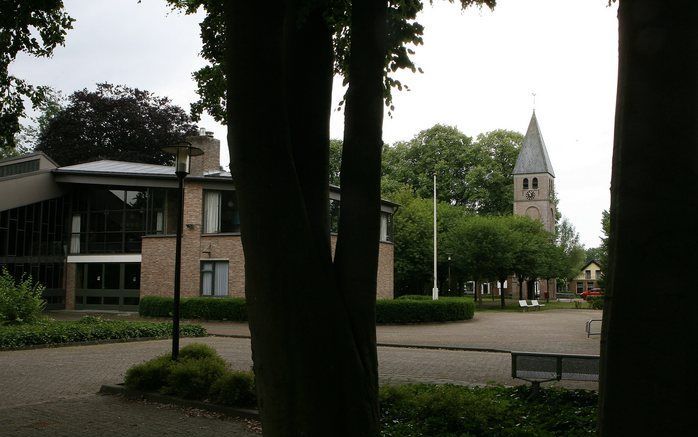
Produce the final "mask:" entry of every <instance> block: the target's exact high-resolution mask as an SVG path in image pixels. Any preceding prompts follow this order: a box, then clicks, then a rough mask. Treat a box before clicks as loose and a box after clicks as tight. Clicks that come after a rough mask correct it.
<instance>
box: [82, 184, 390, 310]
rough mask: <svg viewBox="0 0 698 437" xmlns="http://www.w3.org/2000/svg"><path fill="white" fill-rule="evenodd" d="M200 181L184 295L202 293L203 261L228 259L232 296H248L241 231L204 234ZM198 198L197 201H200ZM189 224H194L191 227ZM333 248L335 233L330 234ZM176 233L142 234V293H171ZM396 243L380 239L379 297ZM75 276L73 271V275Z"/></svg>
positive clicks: (195, 188)
mask: <svg viewBox="0 0 698 437" xmlns="http://www.w3.org/2000/svg"><path fill="white" fill-rule="evenodd" d="M201 193H202V190H201V184H198V183H193V184H188V185H187V186H186V189H185V194H184V196H185V201H186V202H187V205H198V206H192V207H190V208H189V209H188V210H185V218H184V223H185V227H184V231H183V235H182V276H181V278H182V288H181V293H182V296H183V297H193V296H199V295H200V294H201V273H200V270H201V261H204V260H207V259H211V260H227V261H228V287H229V293H230V295H231V296H236V297H244V296H245V258H244V255H243V251H242V241H241V239H240V236H239V235H229V234H228V235H225V234H223V235H202V234H201V220H202V215H201V206H200V205H201ZM197 199H198V201H197ZM186 225H192V226H190V227H189V228H188V227H187V226H186ZM331 242H332V251H333V253H334V247H335V243H336V236H334V235H333V236H332V237H331ZM174 253H175V237H174V236H147V237H144V238H143V245H142V255H143V258H142V259H143V261H142V263H141V296H171V295H172V289H173V285H174V279H173V278H174ZM393 256H394V246H393V245H392V244H390V243H380V248H379V259H378V289H377V296H378V298H379V299H392V298H393V271H394V270H393V264H394V260H393ZM73 276H74V275H73Z"/></svg>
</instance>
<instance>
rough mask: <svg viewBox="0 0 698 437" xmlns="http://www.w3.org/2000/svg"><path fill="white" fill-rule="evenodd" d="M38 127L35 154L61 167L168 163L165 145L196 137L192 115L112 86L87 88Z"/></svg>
mask: <svg viewBox="0 0 698 437" xmlns="http://www.w3.org/2000/svg"><path fill="white" fill-rule="evenodd" d="M51 110H52V116H51V117H50V118H49V119H48V120H43V123H40V125H39V132H38V138H37V143H36V150H39V151H42V152H45V153H46V154H48V155H49V156H51V157H52V158H53V159H54V160H56V162H58V163H59V164H61V165H71V164H76V163H79V162H85V161H90V160H97V159H113V160H120V161H132V162H144V163H150V164H169V163H170V162H171V161H172V156H171V155H170V154H167V153H163V152H162V151H161V150H160V148H161V147H162V146H165V145H168V144H173V143H175V142H177V141H181V140H183V139H184V138H185V137H187V136H189V135H193V134H195V133H196V125H194V124H193V123H192V122H191V120H190V118H189V116H188V115H187V113H186V112H185V111H184V110H183V109H182V108H180V107H178V106H176V105H173V104H172V103H171V102H170V100H169V99H168V98H167V97H158V96H155V95H153V94H152V93H150V92H149V91H145V90H140V89H137V88H129V87H125V86H120V85H112V84H107V83H102V84H97V88H96V90H94V91H90V90H87V89H83V90H80V91H76V92H74V93H73V94H71V95H70V96H69V97H68V101H67V104H66V105H65V106H60V107H58V108H55V107H52V109H51Z"/></svg>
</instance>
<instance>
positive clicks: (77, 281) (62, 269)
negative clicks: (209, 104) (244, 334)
mask: <svg viewBox="0 0 698 437" xmlns="http://www.w3.org/2000/svg"><path fill="white" fill-rule="evenodd" d="M189 140H190V142H192V144H193V145H194V146H196V147H199V148H201V149H202V150H204V155H202V156H199V157H193V158H192V164H191V173H190V175H189V176H188V177H187V178H186V179H185V185H184V189H185V194H184V232H183V237H182V238H183V240H182V276H181V281H182V296H184V297H189V296H210V297H212V298H215V297H223V296H237V297H243V296H244V293H245V276H244V255H243V251H242V243H241V240H240V222H239V217H238V212H237V200H236V196H235V189H234V186H233V185H232V182H231V177H230V174H229V173H227V172H224V171H222V170H221V168H220V142H219V141H218V140H216V139H214V138H213V137H212V136H210V134H209V135H207V134H206V133H205V132H202V133H201V135H199V136H197V137H193V138H190V139H189ZM339 205H340V190H339V188H338V187H334V186H331V187H330V205H329V206H328V207H329V208H330V212H331V215H332V218H333V220H332V223H333V226H336V223H337V217H338V214H339V209H340V208H339ZM395 208H396V205H395V204H393V203H391V202H388V201H383V202H382V204H381V238H380V240H381V241H380V243H379V245H380V256H379V269H378V297H379V298H392V296H393V253H394V251H393V242H392V214H393V213H394V211H395ZM177 215H178V208H177V179H176V176H175V174H174V167H169V166H161V165H152V164H142V163H132V162H121V161H109V160H102V161H94V162H87V163H83V164H77V165H71V166H65V167H60V166H58V165H57V164H56V163H55V162H53V161H52V160H51V158H49V157H48V156H46V155H44V154H42V153H33V154H30V155H25V156H22V157H20V158H12V159H7V160H3V161H0V265H1V266H4V267H5V268H7V269H8V270H9V271H10V272H11V273H13V274H14V275H15V276H16V277H20V276H22V275H23V274H29V275H31V276H32V277H33V278H34V279H36V280H38V281H39V282H40V283H42V284H44V285H45V286H46V292H45V297H46V299H47V302H48V304H49V307H51V308H66V309H101V310H126V311H128V310H135V309H137V306H138V302H139V300H140V298H141V297H143V296H148V295H160V296H171V295H172V289H173V282H174V251H175V249H174V248H175V233H176V225H177ZM332 230H333V231H334V230H335V229H332ZM331 240H332V244H333V247H334V241H335V235H334V233H333V234H332V235H331Z"/></svg>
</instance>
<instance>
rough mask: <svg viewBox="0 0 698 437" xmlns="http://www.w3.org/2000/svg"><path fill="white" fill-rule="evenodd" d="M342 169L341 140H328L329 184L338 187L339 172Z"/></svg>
mask: <svg viewBox="0 0 698 437" xmlns="http://www.w3.org/2000/svg"><path fill="white" fill-rule="evenodd" d="M341 168H342V140H330V171H329V179H330V184H332V185H337V186H339V171H340V169H341Z"/></svg>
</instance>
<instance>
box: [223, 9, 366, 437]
mask: <svg viewBox="0 0 698 437" xmlns="http://www.w3.org/2000/svg"><path fill="white" fill-rule="evenodd" d="M225 8H226V9H225V19H226V29H227V35H226V37H227V38H226V62H225V64H224V65H225V67H226V74H227V78H228V80H227V86H228V88H227V106H228V118H227V122H228V144H229V149H230V156H231V169H232V172H233V177H234V181H235V185H236V190H237V194H238V200H239V208H240V221H241V234H242V237H241V238H242V243H243V249H244V252H245V282H246V296H247V306H248V312H249V318H250V320H249V325H250V333H251V337H252V357H253V361H254V371H255V376H256V380H257V391H258V397H259V407H260V410H261V416H262V425H263V428H264V433H265V435H268V436H288V435H294V436H295V435H299V436H300V435H305V436H327V435H333V436H365V435H375V434H376V433H377V401H376V399H377V396H376V392H377V382H376V381H377V376H376V375H377V369H376V365H375V356H376V353H375V350H376V349H375V348H376V346H375V319H374V311H375V310H374V306H373V305H372V303H371V301H370V299H369V298H368V295H369V294H370V292H373V296H374V297H373V299H375V281H376V278H375V271H376V269H377V247H378V231H377V228H378V220H379V218H378V210H377V209H376V208H375V207H374V208H373V209H372V210H370V211H369V212H367V213H365V216H364V215H362V214H363V213H362V214H358V215H359V216H360V217H362V218H363V219H364V220H365V221H366V222H371V223H368V224H367V223H357V220H358V219H357V218H356V216H357V214H356V213H352V209H354V210H355V209H357V208H361V207H363V206H364V205H363V204H361V201H360V200H354V201H352V200H351V197H352V196H351V195H350V196H349V198H350V200H349V201H348V202H347V206H346V208H347V210H348V212H347V213H346V214H345V201H344V200H345V199H344V197H343V199H342V216H343V220H344V228H345V229H349V230H350V231H351V230H354V231H355V232H356V233H355V235H354V237H355V238H356V239H357V240H361V241H363V242H364V244H365V242H366V241H367V240H368V239H369V238H372V239H373V240H372V241H373V244H374V245H375V250H366V251H365V252H361V250H365V248H364V247H363V246H361V248H354V249H352V250H350V251H349V255H350V257H351V258H349V259H347V261H345V262H344V263H343V264H342V269H340V270H341V271H345V272H346V271H349V272H353V270H352V269H357V267H356V266H353V267H352V261H357V262H359V263H363V264H360V265H359V267H358V270H361V272H362V275H361V276H360V279H361V280H363V281H364V282H357V281H359V280H357V279H354V282H353V283H352V284H351V285H349V286H350V287H351V286H352V285H356V284H360V285H361V287H358V286H357V287H356V288H353V289H352V290H351V291H354V292H356V293H358V295H359V296H360V297H361V298H360V299H357V298H356V296H349V297H347V290H348V287H347V285H346V284H344V285H343V286H341V287H340V285H339V283H338V278H339V281H341V280H342V279H343V278H344V280H345V281H346V282H350V279H348V278H350V277H343V276H342V275H336V274H335V269H334V268H333V265H332V257H331V252H330V244H329V230H328V224H327V223H328V222H327V208H328V199H327V173H328V165H327V148H328V144H327V138H328V128H327V126H328V125H329V124H328V123H329V116H330V94H329V93H330V90H331V77H332V76H331V75H332V70H331V68H330V66H331V62H332V51H331V44H330V33H329V31H328V30H327V27H326V25H325V22H324V20H323V19H322V15H321V14H320V13H318V11H317V10H308V9H307V8H306V9H303V15H302V18H301V19H300V20H299V19H298V17H299V15H298V11H297V9H298V6H297V4H296V3H294V2H290V3H286V2H283V1H272V2H262V3H259V2H225ZM354 8H355V9H356V8H357V5H356V2H355V6H354ZM356 17H361V19H364V20H365V19H366V14H365V13H364V14H363V15H362V14H361V13H358V14H356ZM357 19H359V18H357ZM359 47H360V44H359ZM359 79H360V80H366V79H365V78H359ZM355 94H359V95H361V92H355ZM363 104H365V102H364V101H362V100H360V99H359V105H363ZM355 111H359V109H358V108H357V109H355ZM370 111H371V109H369V112H370ZM379 131H380V127H379ZM379 136H380V133H379ZM371 159H373V160H375V161H376V162H377V164H375V165H376V166H378V167H379V166H380V154H378V157H377V158H376V157H372V158H371ZM350 161H351V159H350ZM365 164H366V165H367V166H368V167H372V164H373V163H372V162H367V163H365ZM349 173H350V174H351V171H349ZM347 183H348V185H349V187H348V189H347V191H348V192H349V193H355V194H354V196H355V197H359V196H360V194H356V189H354V190H352V188H351V185H352V183H355V182H353V180H352V179H351V178H350V179H349V181H347ZM363 184H364V185H366V187H364V185H360V189H359V192H360V193H361V194H364V191H367V189H368V188H370V185H371V182H370V181H367V182H363ZM361 189H363V191H361ZM378 190H379V184H378V183H375V191H378ZM371 202H372V203H373V202H375V203H376V204H379V203H378V202H379V201H375V200H374V199H371ZM352 205H353V206H352ZM357 205H359V206H357ZM371 214H372V215H371ZM373 222H375V225H372V223H373ZM341 226H342V225H341V224H340V238H341V233H342V232H346V231H342V229H341ZM374 228H375V229H374ZM357 229H358V230H360V231H356V230H357ZM362 237H364V238H362ZM344 250H346V249H344ZM374 252H375V255H374ZM371 261H372V262H373V263H374V264H375V265H376V266H375V267H374V268H373V270H372V271H373V275H372V278H371V280H367V279H366V276H370V275H371V270H370V268H369V272H365V271H364V270H362V267H365V266H366V265H368V264H370V262H371ZM369 267H370V266H369ZM367 282H368V283H369V285H368V286H367V285H366V283H367ZM371 284H372V288H371ZM371 332H372V334H371ZM371 335H372V336H371ZM372 363H374V364H373V365H372Z"/></svg>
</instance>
